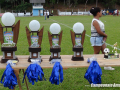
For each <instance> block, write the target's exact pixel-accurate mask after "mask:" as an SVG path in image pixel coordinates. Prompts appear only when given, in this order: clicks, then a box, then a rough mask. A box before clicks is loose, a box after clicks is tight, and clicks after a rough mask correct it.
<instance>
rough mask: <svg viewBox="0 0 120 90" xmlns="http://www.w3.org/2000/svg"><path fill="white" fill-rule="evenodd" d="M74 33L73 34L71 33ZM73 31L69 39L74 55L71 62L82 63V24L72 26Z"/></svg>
mask: <svg viewBox="0 0 120 90" xmlns="http://www.w3.org/2000/svg"><path fill="white" fill-rule="evenodd" d="M73 31H74V32H73ZM73 31H72V30H71V31H70V32H71V39H72V44H73V51H74V55H73V56H72V60H73V61H83V60H84V58H83V43H84V39H85V32H86V31H85V30H84V26H83V24H82V23H79V22H78V23H75V24H74V25H73Z"/></svg>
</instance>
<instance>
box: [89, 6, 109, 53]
mask: <svg viewBox="0 0 120 90" xmlns="http://www.w3.org/2000/svg"><path fill="white" fill-rule="evenodd" d="M90 13H91V14H93V17H94V18H93V19H92V22H91V38H90V42H91V44H92V46H93V49H94V54H99V52H100V51H102V53H103V54H104V49H105V48H106V45H105V41H106V39H107V34H105V28H104V23H103V22H102V21H100V20H99V18H100V17H101V16H102V11H101V9H100V8H99V7H92V8H91V9H90Z"/></svg>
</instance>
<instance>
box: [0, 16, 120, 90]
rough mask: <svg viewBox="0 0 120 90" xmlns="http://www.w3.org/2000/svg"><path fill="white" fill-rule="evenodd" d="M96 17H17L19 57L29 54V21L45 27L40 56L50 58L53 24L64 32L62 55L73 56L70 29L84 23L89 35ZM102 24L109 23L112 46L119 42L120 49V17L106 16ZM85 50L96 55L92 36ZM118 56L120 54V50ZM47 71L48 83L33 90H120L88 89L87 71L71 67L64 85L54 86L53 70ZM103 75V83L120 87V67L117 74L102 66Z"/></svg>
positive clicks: (66, 72) (86, 43) (0, 71)
mask: <svg viewBox="0 0 120 90" xmlns="http://www.w3.org/2000/svg"><path fill="white" fill-rule="evenodd" d="M92 18H93V17H92V16H52V17H50V19H49V20H44V17H16V22H17V21H18V20H20V21H21V22H20V33H19V38H18V43H17V51H16V55H29V51H28V47H29V45H28V41H27V36H26V30H25V27H26V26H27V27H29V22H30V21H31V20H38V21H39V22H40V24H41V28H42V27H43V26H44V34H43V40H42V45H41V48H42V50H41V53H40V54H41V55H50V44H49V40H48V33H47V32H48V30H49V27H50V25H51V24H52V23H56V21H57V22H59V24H60V26H61V29H62V30H63V37H62V42H61V55H72V54H73V51H72V41H71V36H70V30H72V29H71V28H72V27H73V25H74V23H76V22H81V23H83V24H84V27H85V30H86V34H87V35H91V21H92ZM0 19H1V18H0ZM101 21H102V22H103V23H104V24H105V32H106V34H107V35H108V38H107V41H106V42H107V43H109V44H111V45H113V44H114V43H115V42H118V45H119V46H120V42H119V41H120V25H119V24H120V17H119V16H118V17H117V16H116V17H113V16H103V17H102V18H101ZM0 23H1V21H0ZM2 25H3V24H2ZM0 47H1V46H0ZM83 47H84V52H83V54H93V48H92V46H91V44H90V38H89V37H88V36H85V41H84V45H83ZM107 47H108V48H109V49H110V51H112V47H110V46H107ZM0 51H1V50H0ZM118 53H120V51H119V50H118ZM0 55H2V52H0ZM43 70H44V74H45V78H46V79H47V81H42V82H37V83H35V85H34V86H33V85H31V84H30V83H29V88H30V90H58V89H59V90H97V89H103V90H119V88H91V87H90V86H85V85H89V83H88V81H87V80H86V79H84V74H85V72H86V70H87V68H69V69H67V70H64V81H63V83H61V84H60V85H52V84H51V83H50V82H49V77H50V75H51V72H52V69H43ZM3 71H4V70H0V76H1V75H2V74H3ZM102 73H103V75H102V83H103V84H114V83H116V84H120V78H119V77H120V67H115V70H114V71H105V70H104V69H103V67H102ZM20 78H21V82H22V78H23V75H22V72H21V74H20ZM22 88H23V90H26V87H25V83H23V84H22ZM3 89H5V90H8V88H4V87H3V85H2V84H0V90H3ZM16 90H19V88H18V85H17V86H16Z"/></svg>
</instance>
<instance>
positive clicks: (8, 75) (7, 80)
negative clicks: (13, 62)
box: [1, 64, 17, 89]
mask: <svg viewBox="0 0 120 90" xmlns="http://www.w3.org/2000/svg"><path fill="white" fill-rule="evenodd" d="M3 78H4V81H3ZM2 81H3V82H2ZM1 83H2V84H3V85H4V87H8V88H9V89H14V87H15V85H17V78H16V76H15V74H14V70H13V69H12V67H11V66H10V64H8V65H7V66H6V69H5V71H4V73H3V75H2V78H1Z"/></svg>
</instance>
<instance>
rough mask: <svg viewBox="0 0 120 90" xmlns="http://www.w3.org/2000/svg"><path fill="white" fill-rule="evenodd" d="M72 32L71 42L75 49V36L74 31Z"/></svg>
mask: <svg viewBox="0 0 120 90" xmlns="http://www.w3.org/2000/svg"><path fill="white" fill-rule="evenodd" d="M70 32H71V40H72V44H73V47H74V46H75V34H74V33H73V32H72V30H70Z"/></svg>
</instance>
